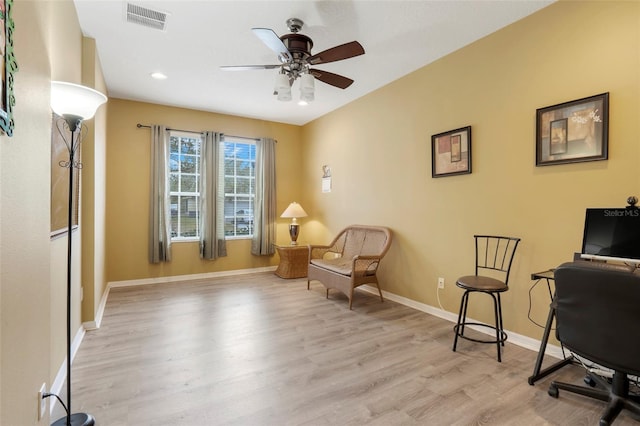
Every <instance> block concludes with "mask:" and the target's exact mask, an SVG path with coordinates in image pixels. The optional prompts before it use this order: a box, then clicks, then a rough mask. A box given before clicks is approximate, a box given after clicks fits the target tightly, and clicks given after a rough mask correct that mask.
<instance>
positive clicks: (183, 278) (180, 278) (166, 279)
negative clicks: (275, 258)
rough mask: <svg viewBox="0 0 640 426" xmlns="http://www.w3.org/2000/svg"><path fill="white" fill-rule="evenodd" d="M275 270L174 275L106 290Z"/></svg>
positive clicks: (115, 284)
mask: <svg viewBox="0 0 640 426" xmlns="http://www.w3.org/2000/svg"><path fill="white" fill-rule="evenodd" d="M275 270H276V266H265V267H262V268H250V269H235V270H232V271H220V272H207V273H204V274H189V275H174V276H171V277H158V278H142V279H139V280H126V281H110V282H109V283H108V284H107V289H111V288H114V287H131V286H135V285H148V284H161V283H171V282H176V281H191V280H202V279H208V278H218V277H230V276H233V275H245V274H255V273H258V272H269V271H275Z"/></svg>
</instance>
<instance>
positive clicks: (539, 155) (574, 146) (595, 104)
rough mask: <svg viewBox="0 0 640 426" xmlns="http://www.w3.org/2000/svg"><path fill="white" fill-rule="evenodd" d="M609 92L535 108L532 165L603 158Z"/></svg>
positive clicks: (606, 133) (606, 144) (605, 149)
mask: <svg viewBox="0 0 640 426" xmlns="http://www.w3.org/2000/svg"><path fill="white" fill-rule="evenodd" d="M608 134H609V93H602V94H600V95H595V96H591V97H588V98H583V99H578V100H575V101H571V102H565V103H563V104H558V105H553V106H550V107H545V108H539V109H537V110H536V166H547V165H551V164H564V163H577V162H582V161H597V160H606V159H607V157H608V152H609V151H608V147H609V144H608Z"/></svg>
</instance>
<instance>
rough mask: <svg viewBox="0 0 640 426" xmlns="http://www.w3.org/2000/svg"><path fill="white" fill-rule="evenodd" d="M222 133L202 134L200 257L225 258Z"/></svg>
mask: <svg viewBox="0 0 640 426" xmlns="http://www.w3.org/2000/svg"><path fill="white" fill-rule="evenodd" d="M221 139H222V134H221V133H217V132H203V133H202V145H201V148H200V149H201V151H200V223H199V224H198V226H199V228H200V257H201V258H202V259H208V260H213V259H217V258H218V257H223V256H226V255H227V244H226V241H225V239H224V155H223V154H222V153H221V151H220V141H221Z"/></svg>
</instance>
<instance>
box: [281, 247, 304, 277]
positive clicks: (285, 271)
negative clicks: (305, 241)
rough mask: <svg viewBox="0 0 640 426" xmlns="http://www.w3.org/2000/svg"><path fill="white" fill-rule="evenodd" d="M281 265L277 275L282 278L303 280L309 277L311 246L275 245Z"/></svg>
mask: <svg viewBox="0 0 640 426" xmlns="http://www.w3.org/2000/svg"><path fill="white" fill-rule="evenodd" d="M275 247H276V250H277V251H278V255H279V256H280V263H279V264H278V268H277V269H276V272H275V274H276V275H277V276H279V277H280V278H303V277H306V276H307V270H308V265H309V246H307V245H295V246H292V245H284V244H282V245H281V244H275Z"/></svg>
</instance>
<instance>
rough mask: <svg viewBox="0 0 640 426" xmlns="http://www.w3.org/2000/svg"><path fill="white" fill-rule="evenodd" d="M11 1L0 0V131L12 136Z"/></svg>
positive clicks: (13, 65)
mask: <svg viewBox="0 0 640 426" xmlns="http://www.w3.org/2000/svg"><path fill="white" fill-rule="evenodd" d="M12 7H13V0H0V130H2V131H3V132H4V133H6V134H7V135H8V136H13V127H14V122H13V106H14V105H15V103H16V99H15V97H14V95H13V74H14V73H15V72H16V71H18V63H17V62H16V58H15V55H14V53H13V31H14V23H13V18H12V16H11V8H12Z"/></svg>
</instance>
